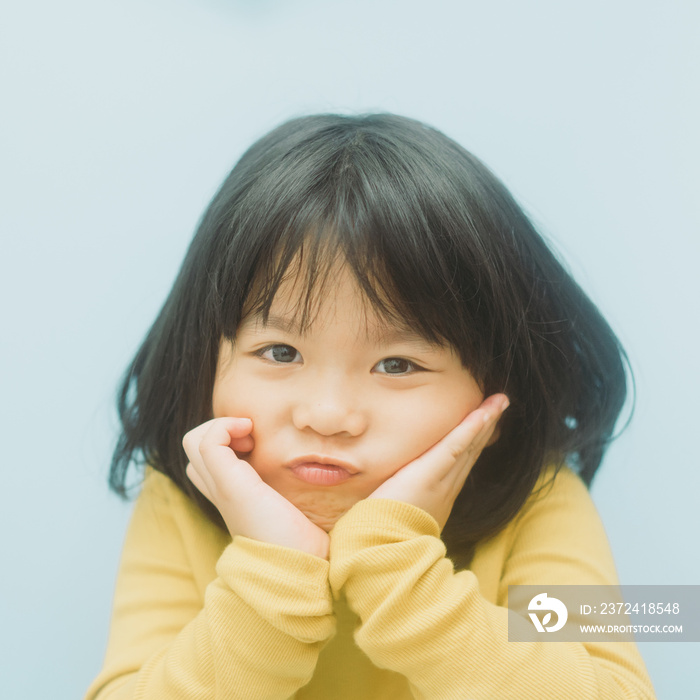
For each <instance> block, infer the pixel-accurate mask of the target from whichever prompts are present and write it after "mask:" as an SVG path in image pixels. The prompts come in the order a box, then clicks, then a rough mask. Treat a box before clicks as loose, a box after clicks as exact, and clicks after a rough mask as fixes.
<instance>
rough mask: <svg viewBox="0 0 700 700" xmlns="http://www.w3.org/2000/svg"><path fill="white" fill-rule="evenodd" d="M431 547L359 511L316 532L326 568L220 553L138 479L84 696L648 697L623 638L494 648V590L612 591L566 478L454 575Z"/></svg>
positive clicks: (580, 499)
mask: <svg viewBox="0 0 700 700" xmlns="http://www.w3.org/2000/svg"><path fill="white" fill-rule="evenodd" d="M438 535H439V533H438V529H437V523H436V522H435V521H434V520H433V519H432V518H431V517H430V516H429V515H428V514H427V513H425V512H424V511H422V510H420V509H418V508H415V507H413V506H410V505H407V504H405V503H400V502H398V501H392V500H380V499H376V500H375V499H369V500H365V501H361V502H360V503H358V504H356V505H355V506H354V507H353V508H352V509H351V510H350V511H348V513H346V514H345V515H344V516H343V517H342V518H341V519H340V520H339V521H338V523H337V524H336V526H335V527H334V529H333V530H332V531H331V557H330V563H329V562H327V561H324V560H322V559H319V558H317V557H314V556H311V555H309V554H305V553H303V552H298V551H296V550H292V549H288V548H285V547H279V546H277V545H270V544H266V543H262V542H256V541H254V540H249V539H246V538H243V537H237V538H235V540H234V541H233V542H231V538H230V537H229V536H228V535H227V534H226V533H224V532H222V531H221V530H219V529H218V528H217V527H216V526H214V525H213V524H212V523H211V522H209V521H208V520H207V519H206V518H205V517H204V515H203V514H202V513H201V512H200V511H199V510H198V509H197V508H196V507H195V506H194V504H193V503H191V502H190V501H189V500H188V499H187V498H186V497H185V496H184V495H183V494H182V493H181V492H180V491H179V490H178V489H177V487H176V486H175V485H174V484H173V483H172V482H171V481H170V480H169V479H168V478H167V477H165V476H163V475H162V474H159V473H149V475H148V477H147V479H146V482H145V485H144V488H143V491H142V493H141V495H140V496H139V498H138V500H137V502H136V506H135V509H134V514H133V516H132V520H131V524H130V527H129V531H128V534H127V538H126V541H125V544H124V553H123V557H122V562H121V565H120V570H119V576H118V580H117V586H116V591H115V600H114V610H113V616H112V624H111V629H110V638H109V645H108V649H107V654H106V658H105V662H104V666H103V669H102V671H101V672H100V674H99V675H98V677H97V678H96V679H95V681H94V682H93V684H92V685H91V687H90V690H89V691H88V694H87V697H86V700H126V699H127V698H128V699H134V698H147V699H148V700H158V699H165V698H167V699H168V700H185V699H187V700H194V699H202V700H204V698H206V699H207V700H211V699H215V698H231V699H233V700H235V699H236V698H244V699H245V700H257V699H261V698H270V699H273V698H284V699H285V700H286V699H288V698H292V697H293V698H295V700H414V699H417V700H446V699H447V698H458V699H459V700H509V699H510V698H517V699H518V700H528V699H534V698H536V699H537V700H548V699H552V700H554V699H556V700H562V698H566V699H567V700H581V699H583V698H586V699H593V698H597V699H598V700H613V699H617V698H627V699H630V700H631V699H633V698H634V699H635V700H643V699H649V698H653V697H654V691H653V689H652V686H651V683H650V681H649V679H648V676H647V674H646V670H645V668H644V664H643V662H642V659H641V657H640V655H639V652H638V650H637V648H636V646H635V645H634V644H630V643H614V644H613V643H605V644H592V643H591V644H588V643H587V644H573V643H572V644H562V643H514V642H508V641H507V610H506V605H507V594H508V585H509V584H543V585H553V584H604V585H612V584H615V583H616V582H617V577H616V573H615V567H614V564H613V560H612V557H611V554H610V549H609V545H608V542H607V539H606V536H605V532H604V530H603V527H602V525H601V523H600V518H599V517H598V514H597V512H596V510H595V507H594V505H593V503H592V501H591V498H590V496H589V494H588V492H587V490H586V488H585V486H584V485H583V484H582V483H581V481H580V480H579V479H578V477H576V476H575V475H574V474H573V473H572V472H570V471H568V470H564V471H562V472H561V473H560V474H559V475H558V476H557V478H556V480H555V482H554V486H553V487H552V488H551V490H545V491H544V492H543V494H542V496H541V497H532V498H531V499H530V502H529V504H528V507H526V508H524V509H523V511H521V513H520V514H519V515H518V516H517V517H516V518H515V519H514V520H513V521H512V522H511V523H510V524H509V525H508V526H507V527H506V528H505V529H504V530H503V531H501V532H500V533H499V534H498V535H496V536H495V537H493V538H491V539H490V540H488V541H485V542H482V543H479V545H478V546H477V548H476V551H475V553H474V557H473V559H472V562H471V564H470V566H469V569H468V570H464V571H457V572H456V571H455V570H454V568H453V565H452V562H451V561H450V560H449V559H447V558H446V557H445V548H444V545H443V543H442V541H441V540H440V539H439V537H438ZM336 629H337V632H336Z"/></svg>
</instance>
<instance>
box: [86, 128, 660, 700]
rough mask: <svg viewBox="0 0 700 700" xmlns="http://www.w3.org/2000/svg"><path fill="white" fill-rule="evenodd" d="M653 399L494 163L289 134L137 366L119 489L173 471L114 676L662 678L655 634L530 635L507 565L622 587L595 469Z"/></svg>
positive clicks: (561, 681) (202, 241) (376, 690)
mask: <svg viewBox="0 0 700 700" xmlns="http://www.w3.org/2000/svg"><path fill="white" fill-rule="evenodd" d="M625 394H626V384H625V365H624V355H623V352H622V350H621V348H620V345H619V343H618V341H617V339H616V338H615V335H614V334H613V332H612V331H611V330H610V328H609V327H608V325H607V323H606V322H605V320H604V319H603V318H602V317H601V315H600V314H599V312H598V311H597V309H596V308H595V306H594V305H593V304H592V303H591V301H590V300H589V299H588V298H587V297H586V295H585V294H584V293H583V292H582V291H581V289H580V288H579V287H578V286H577V285H576V283H575V282H574V281H573V280H572V279H571V277H570V276H569V275H568V274H567V272H566V271H565V270H564V269H563V268H562V266H561V265H560V263H558V262H557V260H556V259H555V258H554V256H553V255H552V253H551V252H550V251H549V250H548V248H547V247H546V245H545V244H544V242H543V241H542V239H541V238H540V237H539V235H538V234H537V233H536V232H535V230H534V229H533V227H532V225H531V224H530V222H529V221H528V219H527V218H526V217H525V215H524V214H523V212H522V211H521V209H520V208H519V207H518V205H517V204H516V203H515V202H514V200H513V199H512V197H511V196H510V194H509V193H508V192H507V191H506V189H505V188H504V186H503V185H502V184H501V183H500V182H499V181H498V180H497V179H496V178H495V177H494V176H493V175H492V174H491V173H490V172H489V171H488V170H487V169H486V168H485V167H484V166H483V165H482V164H481V163H480V162H479V161H478V160H477V159H476V158H474V157H473V156H472V155H470V154H469V153H467V152H466V151H464V150H463V149H462V148H461V147H460V146H458V145H457V144H456V143H454V142H453V141H451V140H450V139H448V138H446V137H445V136H444V135H442V134H441V133H439V132H437V131H435V130H433V129H431V128H429V127H426V126H424V125H423V124H420V123H418V122H415V121H412V120H409V119H405V118H401V117H397V116H392V115H385V114H380V115H370V116H361V117H348V116H334V115H321V116H314V117H304V118H300V119H295V120H293V121H290V122H288V123H286V124H284V125H282V126H281V127H279V128H277V129H275V130H274V131H272V132H271V133H270V134H268V135H267V136H265V137H263V138H262V139H261V140H260V141H258V142H257V143H256V144H255V145H253V146H252V148H250V150H249V151H248V152H247V153H246V154H245V155H244V156H243V157H242V158H241V160H240V162H239V163H238V164H237V165H236V167H235V168H234V169H233V171H232V172H231V174H230V175H229V177H228V178H227V179H226V181H225V182H224V184H223V186H222V187H221V189H220V191H219V192H218V194H217V195H216V196H215V197H214V200H213V201H212V203H211V205H210V206H209V208H208V210H207V212H206V213H205V215H204V217H203V219H202V221H201V224H200V226H199V230H198V232H197V235H196V236H195V238H194V241H193V243H192V246H191V248H190V250H189V252H188V254H187V257H186V258H185V261H184V264H183V267H182V270H181V271H180V274H179V277H178V279H177V281H176V282H175V285H174V287H173V290H172V292H171V293H170V296H169V297H168V299H167V301H166V303H165V305H164V307H163V310H162V311H161V313H160V315H159V316H158V318H157V319H156V321H155V323H154V325H153V327H152V329H151V330H150V332H149V334H148V336H147V337H146V339H145V341H144V343H143V345H142V347H141V348H140V350H139V352H138V353H137V355H136V357H135V359H134V361H133V363H132V365H131V367H130V368H129V370H128V372H127V375H126V377H125V380H124V383H123V386H122V390H121V395H120V400H119V409H120V415H121V420H122V424H123V432H122V435H121V438H120V441H119V444H118V447H117V449H116V451H115V455H114V460H113V464H112V471H111V485H112V487H113V488H114V489H115V490H116V491H117V492H118V493H121V494H125V493H126V480H127V471H128V467H129V465H130V464H131V463H133V462H134V461H136V462H140V463H146V464H147V465H148V468H147V469H146V473H145V478H144V481H143V487H142V490H141V493H140V495H139V497H138V500H137V502H136V505H135V509H134V513H133V517H132V521H131V525H130V528H129V531H128V534H127V538H126V543H125V547H124V553H123V558H122V562H121V568H120V572H119V578H118V581H117V587H116V594H115V602H114V613H113V618H112V627H111V634H110V640H109V647H108V650H107V656H106V660H105V664H104V668H103V670H102V671H101V673H100V674H99V676H98V677H97V679H96V680H95V681H94V683H93V684H92V687H91V688H90V690H89V691H88V694H87V697H88V698H99V699H100V700H108V699H113V700H116V699H122V698H147V699H149V700H154V699H156V698H163V699H168V700H177V699H180V698H181V699H185V698H192V699H194V698H202V699H203V698H207V699H210V698H222V699H223V698H227V699H230V698H241V699H244V700H258V699H262V698H265V699H272V698H279V699H283V698H284V699H286V698H297V699H299V700H302V699H304V700H310V699H312V698H314V699H323V700H333V699H336V698H338V699H341V698H347V699H352V700H366V699H367V700H370V699H373V698H376V699H381V700H388V699H394V698H395V699H397V700H398V699H401V700H403V699H409V698H425V699H430V700H433V699H438V698H440V699H443V698H455V699H459V700H466V699H472V700H477V699H478V700H494V699H498V700H502V699H504V698H518V699H519V700H522V699H523V698H532V699H535V698H536V699H538V700H541V699H543V698H553V699H554V698H556V699H557V700H561V699H562V698H581V699H583V698H605V699H612V698H652V697H653V690H652V687H651V684H650V682H649V679H648V677H647V674H646V671H645V669H644V665H643V662H642V660H641V658H640V656H639V653H638V651H637V649H636V647H635V646H634V644H633V643H585V644H581V643H543V642H521V643H517V642H509V641H508V630H507V619H508V610H507V608H506V607H505V606H506V604H507V594H508V585H509V584H533V585H545V584H546V585H552V584H603V585H605V584H607V585H613V584H615V583H616V582H617V580H616V574H615V570H614V565H613V562H612V559H611V555H610V550H609V546H608V543H607V540H606V537H605V534H604V531H603V528H602V526H601V523H600V520H599V518H598V515H597V514H596V511H595V508H594V506H593V504H592V502H591V499H590V497H589V495H588V492H587V489H586V485H588V484H590V481H591V479H592V478H593V475H594V473H595V471H596V469H597V467H598V465H599V463H600V461H601V458H602V456H603V452H604V450H605V448H606V446H607V444H608V442H609V440H610V438H611V435H612V432H613V429H614V426H615V422H616V419H617V417H618V414H619V412H620V410H621V407H622V404H623V402H624V399H625ZM509 404H510V407H509V408H507V407H508V405H509ZM506 408H507V411H506V410H505V409H506ZM183 438H184V440H183ZM183 445H184V450H183ZM565 465H567V466H565Z"/></svg>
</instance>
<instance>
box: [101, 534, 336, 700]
mask: <svg viewBox="0 0 700 700" xmlns="http://www.w3.org/2000/svg"><path fill="white" fill-rule="evenodd" d="M263 562H264V565H263ZM217 574H218V577H217V578H216V579H215V580H214V581H212V583H211V584H209V586H208V587H207V590H206V594H205V600H204V606H203V608H202V610H201V611H200V612H199V614H197V615H196V617H195V618H194V619H192V620H191V621H190V622H189V623H188V624H187V625H186V626H185V627H184V628H183V629H181V630H179V631H177V632H176V633H175V635H174V636H173V637H172V638H171V639H170V640H169V641H168V642H167V643H165V644H160V645H159V646H158V648H154V646H155V643H154V638H155V637H156V636H159V637H162V636H163V635H162V634H161V633H159V634H158V635H156V634H155V633H154V631H153V629H151V631H150V634H149V631H148V630H146V629H144V631H143V634H141V633H139V632H138V630H137V631H134V630H133V629H132V630H131V634H130V637H131V641H130V642H129V643H128V644H126V643H125V644H122V645H121V648H119V647H120V645H119V641H118V640H116V641H114V642H113V643H112V644H111V647H114V646H115V644H116V645H117V647H118V648H113V649H112V653H111V654H110V655H109V656H110V658H108V663H107V664H106V665H105V670H104V671H103V673H102V674H100V678H98V679H97V680H96V682H95V683H94V684H93V687H92V688H91V690H90V691H89V693H88V696H87V697H88V698H97V699H98V700H126V698H129V699H134V700H135V699H139V700H140V699H141V698H144V699H145V698H147V699H148V700H153V699H158V698H163V700H165V699H166V698H167V700H179V699H182V700H185V699H188V700H190V699H195V698H202V699H204V698H206V699H207V700H211V699H214V698H222V699H223V698H226V699H227V700H228V699H231V698H234V699H235V698H241V699H243V698H245V700H255V699H256V698H261V699H262V698H265V699H266V700H267V699H273V698H279V699H280V700H282V699H285V700H286V699H287V698H289V697H291V696H293V695H294V693H295V692H296V691H297V690H298V689H299V688H300V687H302V686H303V685H305V684H306V683H307V682H308V681H309V679H310V678H311V676H312V675H313V672H314V669H315V667H316V663H317V660H318V654H319V652H320V650H321V648H322V647H323V645H324V644H325V642H326V641H327V640H328V639H329V638H330V637H331V636H332V634H333V631H334V618H333V617H332V602H331V597H330V590H329V587H328V580H327V577H328V562H326V561H324V560H322V559H320V558H318V557H313V556H311V555H308V554H304V553H302V552H298V551H296V550H292V549H288V548H284V547H278V546H275V545H268V544H265V543H260V542H256V541H253V540H248V539H246V538H236V540H235V541H234V543H233V544H232V545H231V546H230V547H229V548H228V549H227V550H226V551H225V552H224V554H223V555H222V557H221V559H220V560H219V563H218V565H217ZM165 612H166V615H167V611H165ZM122 622H124V621H122ZM144 635H147V638H144ZM148 636H150V639H149V638H148ZM124 641H125V642H126V639H125V640H124ZM147 649H148V650H149V651H150V653H149V652H147V651H146V650H147ZM101 687H103V690H102V691H101V692H98V691H99V689H100V688H101Z"/></svg>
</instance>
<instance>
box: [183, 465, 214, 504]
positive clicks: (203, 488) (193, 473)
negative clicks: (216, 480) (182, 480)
mask: <svg viewBox="0 0 700 700" xmlns="http://www.w3.org/2000/svg"><path fill="white" fill-rule="evenodd" d="M185 473H186V474H187V477H188V478H189V480H190V481H191V482H192V483H193V484H194V485H195V486H196V487H197V490H198V491H199V492H200V493H201V494H202V495H203V496H204V497H205V498H207V499H209V500H210V501H211V502H212V503H213V500H212V497H211V493H210V492H209V489H208V488H207V485H206V484H205V483H204V480H203V479H202V477H201V476H200V475H199V473H198V472H197V470H196V469H195V468H194V466H192V462H189V463H188V464H187V469H185Z"/></svg>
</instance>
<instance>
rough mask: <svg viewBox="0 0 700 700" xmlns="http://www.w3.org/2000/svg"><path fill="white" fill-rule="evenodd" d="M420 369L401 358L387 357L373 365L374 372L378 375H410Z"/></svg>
mask: <svg viewBox="0 0 700 700" xmlns="http://www.w3.org/2000/svg"><path fill="white" fill-rule="evenodd" d="M420 369H421V368H420V367H419V366H418V365H416V364H414V363H413V362H411V361H410V360H405V359H404V358H403V357H387V358H386V359H385V360H381V361H380V362H377V364H376V365H375V371H377V372H378V373H379V374H410V373H411V372H417V371H418V370H420Z"/></svg>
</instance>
